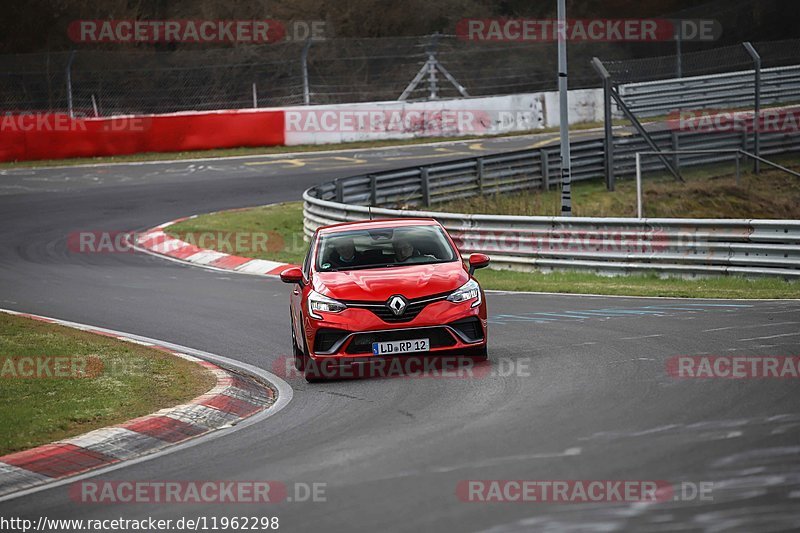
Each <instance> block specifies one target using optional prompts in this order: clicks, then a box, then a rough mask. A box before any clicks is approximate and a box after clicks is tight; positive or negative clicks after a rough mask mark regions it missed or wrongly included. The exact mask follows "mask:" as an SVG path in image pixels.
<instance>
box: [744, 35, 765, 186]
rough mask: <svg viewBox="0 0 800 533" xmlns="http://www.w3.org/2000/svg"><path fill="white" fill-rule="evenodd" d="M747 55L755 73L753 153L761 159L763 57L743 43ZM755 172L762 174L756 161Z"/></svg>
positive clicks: (759, 164)
mask: <svg viewBox="0 0 800 533" xmlns="http://www.w3.org/2000/svg"><path fill="white" fill-rule="evenodd" d="M742 44H743V45H744V48H745V50H747V53H748V54H750V57H751V58H753V66H754V71H755V95H754V98H755V102H754V103H755V109H754V116H753V143H754V145H753V153H754V154H755V155H757V156H759V157H761V131H760V130H761V56H760V55H759V54H758V52H756V49H755V48H754V47H753V45H752V44H750V43H749V42H748V43H742ZM753 172H755V173H756V174H758V173H759V172H761V162H760V161H759V160H758V159H755V160H754V162H753Z"/></svg>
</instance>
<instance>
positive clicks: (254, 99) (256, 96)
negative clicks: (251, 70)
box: [253, 82, 258, 109]
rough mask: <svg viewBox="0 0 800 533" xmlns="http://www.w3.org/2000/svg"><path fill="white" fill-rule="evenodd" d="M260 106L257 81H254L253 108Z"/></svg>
mask: <svg viewBox="0 0 800 533" xmlns="http://www.w3.org/2000/svg"><path fill="white" fill-rule="evenodd" d="M257 107H258V89H256V82H253V108H254V109H255V108H257Z"/></svg>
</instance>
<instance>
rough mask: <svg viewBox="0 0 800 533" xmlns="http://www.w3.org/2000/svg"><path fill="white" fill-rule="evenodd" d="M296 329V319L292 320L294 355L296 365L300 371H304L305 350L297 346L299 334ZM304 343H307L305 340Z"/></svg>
mask: <svg viewBox="0 0 800 533" xmlns="http://www.w3.org/2000/svg"><path fill="white" fill-rule="evenodd" d="M294 331H295V330H294V320H292V355H294V367H295V369H297V370H298V371H299V372H302V371H303V369H304V368H305V366H306V365H305V363H306V359H305V352H304V351H303V350H301V349H300V347H299V346H297V335H295V332H294ZM303 344H305V341H304V342H303Z"/></svg>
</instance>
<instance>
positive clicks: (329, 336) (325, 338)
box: [314, 328, 348, 352]
mask: <svg viewBox="0 0 800 533" xmlns="http://www.w3.org/2000/svg"><path fill="white" fill-rule="evenodd" d="M347 333H348V332H347V331H345V330H343V329H326V328H322V329H319V330H317V335H316V336H315V337H314V351H315V352H327V351H330V349H331V348H333V346H334V345H335V344H336V343H337V342H339V341H340V340H341V339H342V338H343V337H344V336H345V335H347Z"/></svg>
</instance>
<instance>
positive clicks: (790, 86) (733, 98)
mask: <svg viewBox="0 0 800 533" xmlns="http://www.w3.org/2000/svg"><path fill="white" fill-rule="evenodd" d="M754 79H755V73H754V71H753V70H743V71H739V72H726V73H723V74H711V75H706V76H690V77H685V78H673V79H668V80H658V81H648V82H641V83H627V84H624V85H620V87H619V92H620V96H622V98H623V99H624V100H625V103H626V104H627V105H628V107H630V109H631V111H633V112H634V113H636V114H637V115H638V116H640V117H651V116H656V115H666V114H668V113H670V112H672V111H675V110H678V109H707V108H734V107H743V108H748V107H752V106H753V94H754V93H753V91H754V88H753V87H754V85H755V81H754ZM798 101H800V65H792V66H789V67H776V68H767V69H763V70H762V71H761V103H762V104H763V105H770V104H786V103H791V102H798Z"/></svg>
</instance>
